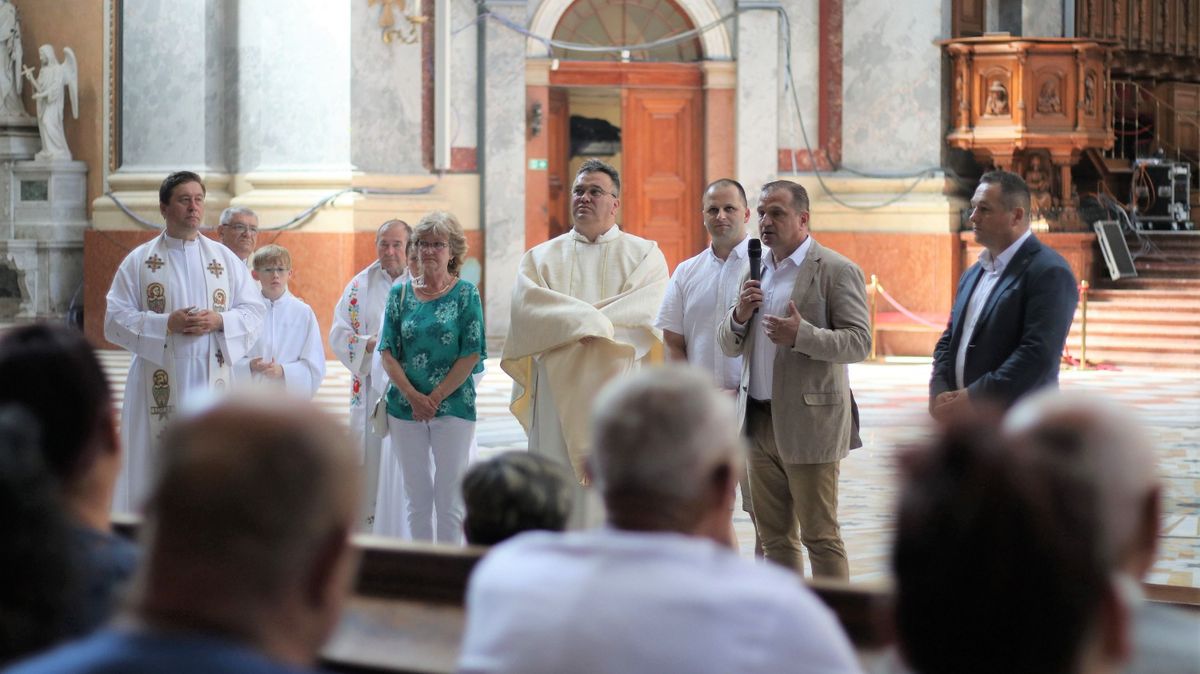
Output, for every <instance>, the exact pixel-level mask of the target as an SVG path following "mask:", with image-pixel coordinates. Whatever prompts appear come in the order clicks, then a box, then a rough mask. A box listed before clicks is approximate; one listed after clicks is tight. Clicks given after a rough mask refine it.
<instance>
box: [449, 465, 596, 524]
mask: <svg viewBox="0 0 1200 674" xmlns="http://www.w3.org/2000/svg"><path fill="white" fill-rule="evenodd" d="M462 491H463V502H464V503H465V504H466V508H467V514H466V516H465V517H463V533H464V534H466V537H467V543H469V544H471V545H495V544H497V543H500V542H503V541H506V540H508V539H510V538H512V537H513V536H516V535H517V534H519V533H522V532H524V531H533V530H543V531H562V530H563V529H566V528H567V516H568V515H569V514H570V513H571V504H572V502H573V501H574V490H573V489H572V488H571V476H570V474H569V473H568V472H567V468H566V466H563V465H561V464H559V463H558V462H556V461H553V460H551V459H549V458H547V457H544V456H541V455H539V454H530V453H529V452H522V451H512V452H505V453H503V454H501V455H499V456H496V457H493V458H491V459H488V460H487V461H484V462H483V463H477V464H475V465H474V466H472V467H471V469H470V470H468V471H467V474H466V475H465V476H464V477H463V483H462Z"/></svg>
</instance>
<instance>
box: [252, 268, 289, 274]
mask: <svg viewBox="0 0 1200 674" xmlns="http://www.w3.org/2000/svg"><path fill="white" fill-rule="evenodd" d="M289 271H291V269H289V268H288V267H267V268H266V269H259V270H258V273H260V274H265V275H268V276H269V275H271V274H286V273H287V272H289Z"/></svg>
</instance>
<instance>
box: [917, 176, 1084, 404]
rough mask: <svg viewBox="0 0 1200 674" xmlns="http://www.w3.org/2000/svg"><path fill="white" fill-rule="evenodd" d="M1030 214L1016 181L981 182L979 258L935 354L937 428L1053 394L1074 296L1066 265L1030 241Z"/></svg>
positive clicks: (932, 398) (974, 202) (932, 399)
mask: <svg viewBox="0 0 1200 674" xmlns="http://www.w3.org/2000/svg"><path fill="white" fill-rule="evenodd" d="M1029 205H1030V197H1029V187H1028V186H1026V184H1025V181H1024V180H1022V179H1021V177H1020V176H1018V175H1016V174H1015V173H1009V172H1007V171H992V172H990V173H986V174H984V176H983V177H982V178H980V182H979V188H978V189H976V190H975V196H974V197H972V199H971V206H972V211H971V227H972V230H973V231H974V232H975V240H976V241H977V242H978V243H980V244H981V245H983V247H984V250H983V252H981V253H980V254H979V261H978V262H976V263H975V264H974V265H972V266H971V268H970V269H968V270H967V271H966V273H964V274H963V275H962V278H961V279H960V280H959V282H958V291H957V294H956V297H955V300H954V309H953V311H951V313H950V323H949V325H948V326H947V327H946V331H945V332H944V333H943V334H942V337H941V339H939V340H938V343H937V346H936V347H935V348H934V351H933V375H932V377H931V378H930V381H929V411H930V413H931V414H932V415H933V416H934V418H936V419H941V420H946V419H951V418H954V417H957V416H960V415H961V414H962V413H963V412H965V411H967V410H968V409H969V408H970V407H971V406H972V405H974V404H979V403H981V402H985V403H988V404H992V405H998V406H1000V407H1001V408H1008V407H1010V406H1011V405H1012V404H1013V402H1015V401H1016V400H1017V399H1018V398H1020V397H1021V396H1023V395H1025V394H1027V393H1029V392H1031V391H1034V390H1036V389H1039V388H1042V387H1047V386H1051V387H1057V386H1058V365H1059V361H1060V359H1061V356H1062V350H1063V345H1064V344H1065V343H1066V340H1067V332H1068V331H1069V330H1070V329H1071V321H1072V319H1073V318H1074V316H1075V304H1076V301H1077V300H1078V299H1079V293H1078V290H1077V289H1076V285H1075V275H1074V274H1072V273H1071V268H1070V266H1068V265H1067V261H1066V260H1064V259H1063V257H1062V256H1061V255H1059V254H1058V253H1056V252H1055V251H1054V250H1052V249H1051V248H1049V247H1047V246H1044V245H1042V243H1041V242H1040V241H1038V239H1037V237H1036V236H1033V233H1032V232H1030V231H1029Z"/></svg>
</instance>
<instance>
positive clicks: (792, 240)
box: [717, 180, 871, 579]
mask: <svg viewBox="0 0 1200 674" xmlns="http://www.w3.org/2000/svg"><path fill="white" fill-rule="evenodd" d="M808 219H809V212H808V193H807V192H806V191H805V190H804V187H803V186H801V185H797V184H796V183H792V182H788V181H785V180H779V181H776V182H773V183H768V184H767V185H765V186H764V187H763V190H762V195H761V196H760V197H759V200H758V228H759V235H760V236H761V237H762V243H763V247H765V248H768V249H770V252H769V254H768V253H767V252H766V251H764V254H763V260H762V262H763V266H762V280H761V282H760V281H745V282H744V283H743V284H742V290H741V292H740V293H739V295H738V300H737V304H735V305H734V306H733V307H732V308H731V309H730V310H729V311H728V313H726V314H725V316H724V318H723V319H722V320H721V323H720V325H719V326H718V327H717V342H718V343H719V344H720V345H721V350H722V351H724V352H725V354H726V355H727V356H738V355H742V356H744V357H743V358H742V377H741V384H740V386H739V387H738V396H737V403H738V418H739V419H740V420H741V421H742V423H743V424H744V426H745V429H746V435H747V437H748V439H749V444H750V450H749V453H748V461H747V463H748V465H749V471H750V493H751V494H752V497H753V499H754V512H755V517H756V518H757V523H758V531H759V536H760V538H762V544H763V556H765V557H766V558H767V559H769V560H771V561H773V562H776V563H779V564H782V565H783V566H786V567H788V568H791V569H794V570H796V571H797V572H802V571H803V569H802V563H803V562H802V558H801V552H800V545H801V543H802V542H803V544H804V547H805V548H806V549H807V550H808V557H809V561H810V563H811V565H812V572H813V575H814V576H825V577H833V578H842V579H849V575H850V566H849V562H848V560H847V557H846V547H845V544H844V543H843V541H842V536H841V528H840V526H839V524H838V521H837V500H838V499H837V495H838V473H839V463H840V461H841V460H842V459H844V458H846V455H847V454H848V453H849V452H850V449H851V448H852V447H859V446H861V445H862V442H861V441H859V439H858V409H857V407H856V406H855V404H854V397H853V395H852V394H851V392H850V380H849V374H848V372H847V368H846V364H847V363H856V362H858V361H861V360H862V359H864V358H866V357H867V354H868V353H870V351H871V328H870V324H871V319H870V313H869V311H868V310H867V291H866V284H865V283H864V281H863V273H862V270H861V269H859V268H858V266H857V265H855V264H854V263H853V262H851V261H850V260H848V259H846V258H845V257H844V256H842V255H839V254H838V253H836V252H834V251H832V250H830V249H828V248H826V247H824V246H822V245H821V244H819V243H817V242H816V241H815V240H813V238H812V237H810V236H809V226H808ZM797 528H799V534H797Z"/></svg>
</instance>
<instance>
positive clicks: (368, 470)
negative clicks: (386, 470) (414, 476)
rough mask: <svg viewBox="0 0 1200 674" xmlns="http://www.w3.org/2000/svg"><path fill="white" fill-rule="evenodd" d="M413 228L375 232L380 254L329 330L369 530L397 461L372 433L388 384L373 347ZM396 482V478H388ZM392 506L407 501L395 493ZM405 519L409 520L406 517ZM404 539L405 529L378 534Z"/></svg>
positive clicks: (387, 226)
mask: <svg viewBox="0 0 1200 674" xmlns="http://www.w3.org/2000/svg"><path fill="white" fill-rule="evenodd" d="M411 235H412V229H411V228H410V227H409V226H408V223H406V222H404V221H403V220H388V221H387V222H385V223H383V224H382V225H380V226H379V230H378V231H377V232H376V233H375V252H376V255H377V256H378V259H376V260H375V261H374V262H372V263H371V264H370V265H369V266H368V267H367V268H366V269H363V270H362V271H360V272H359V273H358V274H356V275H355V276H354V278H353V279H351V280H350V283H348V284H347V285H346V289H345V290H344V291H343V292H342V297H341V299H340V300H338V303H337V306H336V307H334V310H333V327H332V328H330V330H329V348H331V349H332V350H333V353H334V355H336V356H337V358H338V360H340V361H342V365H345V366H346V369H348V370H350V432H351V434H353V435H354V437H355V438H357V439H358V440H359V443H360V447H362V451H363V454H362V455H361V457H362V465H363V471H364V472H363V479H364V482H363V502H362V508H361V510H360V511H359V512H361V513H362V514H363V515H362V516H363V521H362V523H361V524H362V530H363V531H367V532H371V531H372V530H373V528H374V527H373V522H374V519H375V501H376V497H377V494H378V488H379V469H380V465H381V463H382V462H383V460H384V459H386V460H387V462H388V464H389V465H390V464H393V463H396V461H395V459H394V458H393V457H392V455H391V447H390V446H389V445H388V442H387V440H386V439H384V438H380V437H379V436H377V435H375V434H374V433H373V432H371V429H370V419H369V418H368V417H369V415H370V413H371V410H372V409H374V407H375V403H376V402H377V401H378V400H379V398H380V397H381V396H383V394H384V392H385V390H386V388H387V384H388V381H387V379H386V377H380V376H378V373H374V374H373V373H372V368H371V364H372V360H373V358H372V357H373V356H374V354H375V345H376V344H377V343H378V341H379V335H380V333H381V332H382V331H383V322H382V319H383V309H384V305H385V304H386V303H387V298H388V293H389V292H390V291H391V289H392V285H394V284H395V283H398V282H401V281H404V280H405V279H407V277H408V276H407V275H408V270H407V267H406V265H407V262H408V241H409V238H410V237H411ZM388 482H389V484H392V483H393V481H392V480H388ZM391 496H392V499H393V502H394V501H395V500H396V499H399V501H400V505H401V506H403V498H401V497H399V496H398V495H396V494H392V495H391ZM400 520H401V521H405V522H407V520H406V519H405V518H403V517H402V518H400ZM380 533H389V534H393V535H397V536H404V535H405V532H403V531H399V532H397V531H391V532H380Z"/></svg>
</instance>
